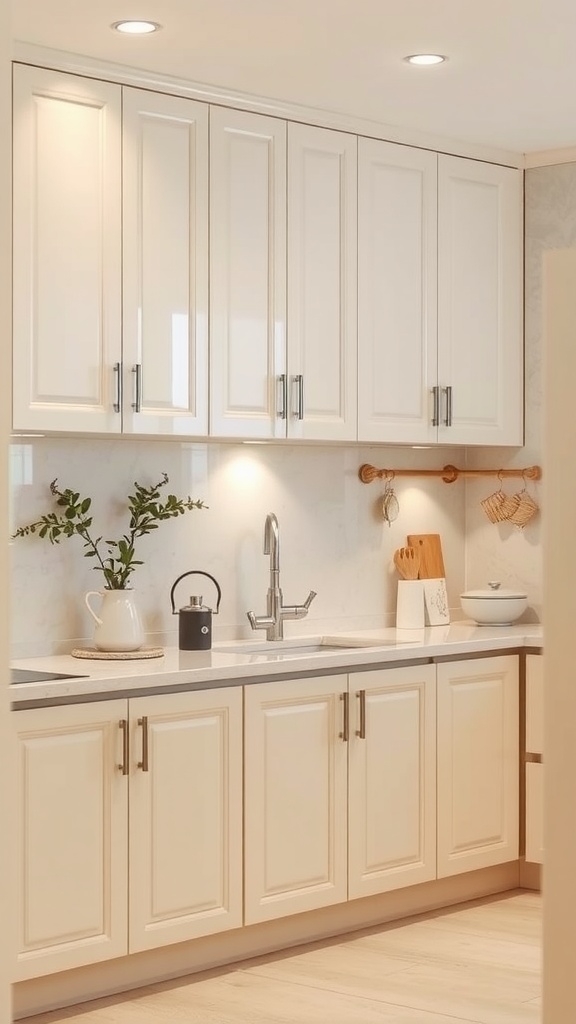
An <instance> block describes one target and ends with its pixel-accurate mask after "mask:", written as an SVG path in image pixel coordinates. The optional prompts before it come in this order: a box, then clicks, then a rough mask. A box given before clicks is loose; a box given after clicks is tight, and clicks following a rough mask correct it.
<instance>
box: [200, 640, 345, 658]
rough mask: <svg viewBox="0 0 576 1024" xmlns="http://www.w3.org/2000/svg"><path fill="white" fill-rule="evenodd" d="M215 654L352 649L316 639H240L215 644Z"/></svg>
mask: <svg viewBox="0 0 576 1024" xmlns="http://www.w3.org/2000/svg"><path fill="white" fill-rule="evenodd" d="M212 650H213V651H214V653H215V654H269V655H273V654H274V655H278V654H281V655H282V656H284V657H304V656H305V655H307V654H327V653H329V652H330V651H345V650H350V647H349V646H347V645H346V644H328V643H326V644H323V643H322V641H321V640H318V639H314V640H311V641H310V643H301V642H300V643H298V642H294V640H265V641H263V642H262V641H258V640H239V641H238V642H237V643H233V642H230V643H221V644H213V645H212Z"/></svg>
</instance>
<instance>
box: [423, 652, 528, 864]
mask: <svg viewBox="0 0 576 1024" xmlns="http://www.w3.org/2000/svg"><path fill="white" fill-rule="evenodd" d="M437 670H438V676H437V687H438V690H437V699H438V877H439V878H444V877H446V876H447V875H455V874H459V873H460V872H462V871H472V870H474V869H475V868H484V867H490V866H491V865H493V864H503V863H505V862H506V861H510V860H517V858H518V846H519V835H518V830H519V804H518V801H519V719H518V714H519V710H518V708H519V693H518V691H519V683H518V657H517V656H515V655H503V656H501V657H494V658H492V657H490V658H478V659H471V660H470V661H455V662H445V663H442V664H439V665H438V666H437Z"/></svg>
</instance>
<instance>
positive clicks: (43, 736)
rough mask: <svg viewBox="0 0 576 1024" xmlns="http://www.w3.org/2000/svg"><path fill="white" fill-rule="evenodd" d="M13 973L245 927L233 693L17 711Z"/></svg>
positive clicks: (236, 695)
mask: <svg viewBox="0 0 576 1024" xmlns="http://www.w3.org/2000/svg"><path fill="white" fill-rule="evenodd" d="M13 722H14V727H15V729H16V731H17V743H18V748H19V758H18V788H19V806H20V816H19V823H18V840H17V841H18V851H19V855H18V862H19V865H20V868H19V870H20V881H19V888H20V896H21V899H20V910H19V917H18V954H17V961H18V962H17V967H16V971H15V978H14V980H22V979H25V978H31V977H37V976H40V975H43V974H50V973H53V972H55V971H62V970H67V969H69V968H72V967H79V966H81V965H84V964H89V963H95V962H97V961H99V960H105V959H109V958H111V957H116V956H122V955H125V954H126V953H132V952H138V951H140V950H143V949H149V948H152V947H157V946H161V945H166V944H169V943H172V942H180V941H182V940H185V939H191V938H196V937H198V936H200V935H209V934H212V933H213V932H216V931H222V930H224V929H227V928H234V927H236V926H239V925H240V924H241V923H242V851H241V841H242V812H241V807H242V692H241V688H240V687H230V688H225V689H214V690H204V691H201V692H193V693H186V694H169V695H165V696H155V697H150V698H144V697H142V698H136V699H134V700H130V701H128V702H127V701H102V702H99V703H96V704H78V705H71V706H68V707H58V708H42V709H39V710H37V711H23V712H15V713H14V716H13Z"/></svg>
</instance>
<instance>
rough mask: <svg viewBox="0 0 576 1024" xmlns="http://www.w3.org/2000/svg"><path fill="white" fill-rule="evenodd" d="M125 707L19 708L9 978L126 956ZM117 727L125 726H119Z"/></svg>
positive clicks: (121, 703)
mask: <svg viewBox="0 0 576 1024" xmlns="http://www.w3.org/2000/svg"><path fill="white" fill-rule="evenodd" d="M127 716H128V705H127V702H126V701H125V700H115V701H103V702H102V703H98V704H72V705H69V706H68V707H59V708H41V709H38V710H34V711H16V712H14V713H13V715H12V724H13V728H14V730H15V732H16V741H17V746H18V760H17V772H16V783H15V784H16V785H17V787H18V806H19V819H18V826H17V832H16V843H17V846H18V883H17V884H18V889H19V908H18V919H17V965H16V970H15V976H14V980H17V981H20V980H22V979H24V978H33V977H37V976H40V975H42V974H50V973H52V972H54V971H64V970H68V969H69V968H71V967H79V966H81V965H82V964H88V963H96V962H98V961H99V960H106V959H108V958H110V957H115V956H122V955H123V954H124V953H127V952H128V928H127V904H126V867H127V853H128V777H127V776H126V775H123V774H122V771H121V770H120V769H119V767H118V766H119V765H120V766H121V765H122V764H123V746H124V744H123V736H126V737H127V731H126V730H127ZM120 723H124V724H123V726H122V728H120Z"/></svg>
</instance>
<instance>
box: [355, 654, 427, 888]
mask: <svg viewBox="0 0 576 1024" xmlns="http://www.w3.org/2000/svg"><path fill="white" fill-rule="evenodd" d="M350 705H351V716H350V743H349V812H348V813H349V821H348V829H349V839H348V849H349V864H348V897H349V899H357V898H358V897H361V896H371V895H374V894H375V893H380V892H386V891H388V890H390V889H398V888H400V887H402V886H406V885H415V884H416V883H418V882H426V881H430V880H431V879H434V878H435V877H436V669H435V666H434V665H423V666H418V667H413V668H412V667H410V668H394V669H385V670H380V671H374V672H362V673H356V674H354V673H353V674H351V675H350Z"/></svg>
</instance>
